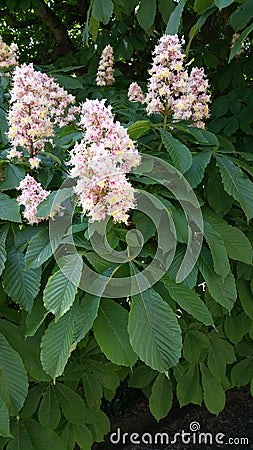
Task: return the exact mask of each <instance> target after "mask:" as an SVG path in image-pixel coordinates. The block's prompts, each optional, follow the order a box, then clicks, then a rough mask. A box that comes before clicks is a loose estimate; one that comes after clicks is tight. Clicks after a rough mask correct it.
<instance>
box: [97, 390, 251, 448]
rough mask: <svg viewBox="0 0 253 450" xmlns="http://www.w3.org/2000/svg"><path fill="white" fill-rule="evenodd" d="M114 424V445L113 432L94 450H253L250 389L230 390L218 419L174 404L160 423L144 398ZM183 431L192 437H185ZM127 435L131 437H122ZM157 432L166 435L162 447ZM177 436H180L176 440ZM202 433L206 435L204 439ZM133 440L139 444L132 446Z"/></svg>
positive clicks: (199, 408) (192, 407) (198, 408)
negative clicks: (151, 412) (111, 440)
mask: <svg viewBox="0 0 253 450" xmlns="http://www.w3.org/2000/svg"><path fill="white" fill-rule="evenodd" d="M111 423H112V427H111V432H112V433H113V432H116V434H114V435H113V436H112V437H113V440H114V442H115V444H112V443H111V442H110V435H111V433H110V435H108V436H107V438H106V440H105V442H104V443H100V444H96V445H94V446H93V450H113V449H114V450H121V449H122V450H194V449H203V450H216V449H217V450H218V449H231V450H251V449H253V398H252V396H251V394H250V389H249V386H244V387H242V388H240V389H236V388H235V389H232V390H230V391H227V401H226V407H225V409H224V410H223V411H222V412H221V413H220V414H219V415H218V416H215V415H213V414H211V413H210V412H209V411H208V410H207V409H206V408H205V407H203V406H196V405H187V406H185V407H183V408H179V406H178V405H175V406H174V407H173V408H172V410H171V411H170V412H169V414H168V416H167V417H166V418H165V419H163V420H161V421H160V422H159V423H157V422H156V420H155V419H154V418H153V417H152V416H151V414H150V412H149V410H148V404H147V401H146V399H145V397H143V398H141V399H139V400H138V403H137V404H136V405H133V406H132V410H131V411H129V412H128V413H127V414H126V415H125V416H124V417H122V418H121V419H117V420H116V419H112V420H111ZM118 429H120V432H119V431H118ZM183 430H184V432H185V433H190V434H188V435H185V436H184V438H182V435H181V433H182V431H183ZM124 433H129V434H128V435H125V437H123V434H124ZM132 433H138V435H132V438H131V434H132ZM144 433H148V434H144ZM157 433H165V435H164V436H163V439H164V441H163V442H164V443H163V444H162V443H161V435H159V434H157ZM175 433H179V434H178V435H177V436H176V437H174V435H175ZM200 433H204V434H203V435H202V437H201V436H200ZM167 438H168V439H169V441H167V442H168V443H166V439H167ZM131 439H132V441H133V442H136V441H140V443H139V444H138V443H132V442H131ZM150 439H152V443H150ZM155 439H157V440H156V441H155ZM173 439H174V443H172V441H173ZM175 439H176V441H175ZM205 439H206V441H205ZM187 440H189V441H187ZM143 441H144V442H143ZM117 442H119V443H118V444H116V443H117ZM221 442H223V444H221Z"/></svg>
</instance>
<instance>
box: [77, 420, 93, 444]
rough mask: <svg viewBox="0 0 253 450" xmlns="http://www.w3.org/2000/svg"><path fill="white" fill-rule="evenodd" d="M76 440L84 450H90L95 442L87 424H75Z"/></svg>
mask: <svg viewBox="0 0 253 450" xmlns="http://www.w3.org/2000/svg"><path fill="white" fill-rule="evenodd" d="M74 433H75V438H76V442H77V443H78V445H80V448H81V449H82V450H90V449H91V447H92V444H93V436H92V433H91V431H90V430H89V428H88V427H87V426H86V425H84V424H83V425H74Z"/></svg>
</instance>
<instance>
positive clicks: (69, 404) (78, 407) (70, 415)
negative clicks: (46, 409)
mask: <svg viewBox="0 0 253 450" xmlns="http://www.w3.org/2000/svg"><path fill="white" fill-rule="evenodd" d="M55 392H56V395H57V398H58V402H59V405H60V407H61V410H62V412H63V414H64V416H65V417H66V419H67V420H69V421H70V422H71V423H75V424H82V423H83V422H84V419H85V414H86V408H85V404H84V401H83V399H82V398H81V397H80V395H78V394H76V392H74V391H72V389H70V388H69V387H67V386H65V385H64V384H62V383H57V384H56V387H55Z"/></svg>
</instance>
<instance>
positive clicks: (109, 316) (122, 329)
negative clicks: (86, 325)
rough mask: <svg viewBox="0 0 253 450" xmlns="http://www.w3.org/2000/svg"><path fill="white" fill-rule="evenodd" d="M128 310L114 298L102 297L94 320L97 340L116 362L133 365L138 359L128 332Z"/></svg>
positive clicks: (110, 358)
mask: <svg viewBox="0 0 253 450" xmlns="http://www.w3.org/2000/svg"><path fill="white" fill-rule="evenodd" d="M127 323H128V312H127V311H126V309H124V308H123V307H122V306H120V305H119V304H118V303H116V302H115V301H114V300H110V299H102V300H101V303H100V308H99V312H98V317H97V318H96V320H95V322H94V333H95V337H96V340H97V342H98V344H99V346H100V348H101V350H102V351H103V352H104V353H105V355H106V357H107V358H108V359H109V360H110V361H112V362H113V363H115V364H120V365H123V366H133V365H134V363H135V362H136V360H137V356H136V354H135V353H134V351H133V349H132V347H131V345H130V342H129V336H128V332H127Z"/></svg>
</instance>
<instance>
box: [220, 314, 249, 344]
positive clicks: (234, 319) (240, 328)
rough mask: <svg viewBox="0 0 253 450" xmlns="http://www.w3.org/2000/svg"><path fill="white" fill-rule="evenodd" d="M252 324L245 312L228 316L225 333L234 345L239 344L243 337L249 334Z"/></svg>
mask: <svg viewBox="0 0 253 450" xmlns="http://www.w3.org/2000/svg"><path fill="white" fill-rule="evenodd" d="M251 324H252V322H251V319H250V318H249V317H248V316H246V314H244V313H243V312H242V313H241V314H238V315H236V316H232V315H230V316H226V318H225V322H224V330H225V333H226V335H227V337H228V339H230V341H231V342H233V344H238V343H239V342H240V341H241V340H242V338H243V336H244V335H245V334H246V333H248V331H249V329H250V326H251Z"/></svg>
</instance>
